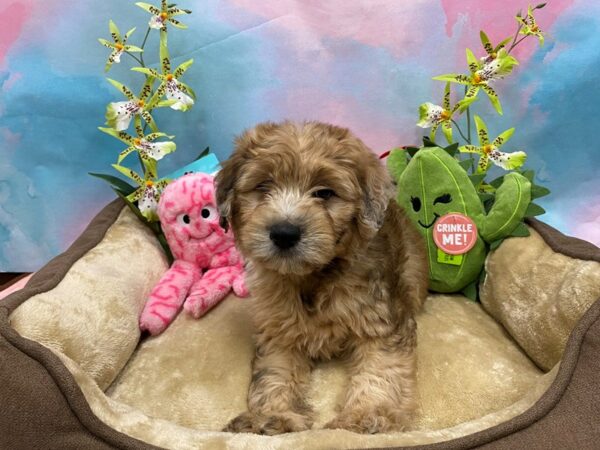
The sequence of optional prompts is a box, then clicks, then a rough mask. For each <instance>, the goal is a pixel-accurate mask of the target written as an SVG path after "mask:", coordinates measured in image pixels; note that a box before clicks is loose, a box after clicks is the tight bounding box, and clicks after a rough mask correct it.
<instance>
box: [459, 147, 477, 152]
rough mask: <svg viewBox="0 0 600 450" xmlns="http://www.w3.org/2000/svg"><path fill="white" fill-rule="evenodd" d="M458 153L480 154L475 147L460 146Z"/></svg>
mask: <svg viewBox="0 0 600 450" xmlns="http://www.w3.org/2000/svg"><path fill="white" fill-rule="evenodd" d="M458 151H459V152H461V153H480V150H479V147H477V146H475V145H462V146H460V147H458Z"/></svg>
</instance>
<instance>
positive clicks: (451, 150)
mask: <svg viewBox="0 0 600 450" xmlns="http://www.w3.org/2000/svg"><path fill="white" fill-rule="evenodd" d="M444 150H446V151H447V152H448V154H449V155H450V156H454V155H456V153H457V152H458V142H455V143H454V144H450V145H449V146H448V147H444Z"/></svg>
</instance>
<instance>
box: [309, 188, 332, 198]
mask: <svg viewBox="0 0 600 450" xmlns="http://www.w3.org/2000/svg"><path fill="white" fill-rule="evenodd" d="M312 196H313V197H315V198H320V199H322V200H329V199H330V198H331V197H334V196H335V192H334V191H333V189H319V190H318V191H315V192H313V193H312Z"/></svg>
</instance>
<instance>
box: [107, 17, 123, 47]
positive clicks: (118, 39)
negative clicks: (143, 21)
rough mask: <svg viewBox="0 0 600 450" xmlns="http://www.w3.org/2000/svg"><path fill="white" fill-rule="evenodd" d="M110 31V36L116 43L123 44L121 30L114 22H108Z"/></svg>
mask: <svg viewBox="0 0 600 450" xmlns="http://www.w3.org/2000/svg"><path fill="white" fill-rule="evenodd" d="M108 30H109V31H110V35H111V36H112V38H113V40H114V41H115V42H121V33H120V32H119V28H118V27H117V25H116V24H115V23H114V22H113V21H112V20H109V21H108Z"/></svg>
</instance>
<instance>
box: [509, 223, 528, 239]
mask: <svg viewBox="0 0 600 450" xmlns="http://www.w3.org/2000/svg"><path fill="white" fill-rule="evenodd" d="M509 236H513V237H527V236H529V228H527V225H525V224H524V223H523V222H520V223H519V225H517V226H516V228H515V229H514V230H512V232H511V233H510V234H509Z"/></svg>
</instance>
